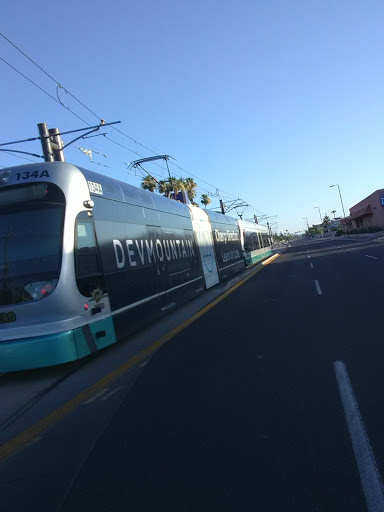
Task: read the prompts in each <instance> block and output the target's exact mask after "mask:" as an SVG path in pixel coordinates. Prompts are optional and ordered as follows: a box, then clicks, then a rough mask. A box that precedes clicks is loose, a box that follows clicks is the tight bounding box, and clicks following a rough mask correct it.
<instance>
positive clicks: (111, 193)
mask: <svg viewBox="0 0 384 512" xmlns="http://www.w3.org/2000/svg"><path fill="white" fill-rule="evenodd" d="M78 169H79V170H80V171H81V172H82V174H83V175H84V177H85V179H86V180H87V181H91V182H92V183H98V184H100V185H101V186H102V188H103V197H105V198H107V199H114V200H115V201H122V202H125V203H129V204H133V205H136V206H141V207H146V208H152V209H154V210H159V211H163V212H167V213H173V214H175V215H181V216H183V217H190V213H189V210H188V207H187V206H186V205H185V204H183V203H179V202H178V201H175V200H174V199H168V198H167V197H164V196H162V195H159V194H154V193H153V192H150V191H149V190H143V189H142V188H139V187H134V186H133V185H129V184H128V183H124V182H123V181H119V180H116V179H114V178H110V177H108V176H104V175H103V174H100V173H97V172H94V171H90V170H89V169H84V168H83V167H78ZM91 195H93V196H98V195H99V194H97V193H92V192H91Z"/></svg>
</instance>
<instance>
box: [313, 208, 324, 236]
mask: <svg viewBox="0 0 384 512" xmlns="http://www.w3.org/2000/svg"><path fill="white" fill-rule="evenodd" d="M316 208H317V209H318V210H319V215H320V226H321V228H320V229H321V232H322V235H323V236H324V231H323V218H322V216H321V211H320V206H315V209H316Z"/></svg>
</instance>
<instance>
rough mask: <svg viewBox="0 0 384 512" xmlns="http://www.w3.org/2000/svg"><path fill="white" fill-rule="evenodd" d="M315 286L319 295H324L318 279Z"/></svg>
mask: <svg viewBox="0 0 384 512" xmlns="http://www.w3.org/2000/svg"><path fill="white" fill-rule="evenodd" d="M315 286H316V290H317V293H318V294H319V295H322V293H321V288H320V285H319V281H318V280H317V279H315Z"/></svg>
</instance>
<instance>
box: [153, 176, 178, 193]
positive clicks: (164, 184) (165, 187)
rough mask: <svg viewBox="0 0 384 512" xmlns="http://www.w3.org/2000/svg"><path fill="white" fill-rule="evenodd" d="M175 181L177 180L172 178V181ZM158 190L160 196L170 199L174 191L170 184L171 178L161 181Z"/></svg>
mask: <svg viewBox="0 0 384 512" xmlns="http://www.w3.org/2000/svg"><path fill="white" fill-rule="evenodd" d="M173 179H176V178H172V180H173ZM157 188H158V191H159V192H160V194H163V195H165V196H167V197H169V196H170V195H171V193H172V190H173V187H172V185H171V183H170V180H169V178H167V179H166V180H160V181H159V183H158V186H157Z"/></svg>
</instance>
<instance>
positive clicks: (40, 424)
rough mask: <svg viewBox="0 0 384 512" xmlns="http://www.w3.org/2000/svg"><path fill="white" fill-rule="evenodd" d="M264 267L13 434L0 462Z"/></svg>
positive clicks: (138, 361) (157, 347) (4, 446)
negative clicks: (42, 416) (69, 398)
mask: <svg viewBox="0 0 384 512" xmlns="http://www.w3.org/2000/svg"><path fill="white" fill-rule="evenodd" d="M277 256H279V254H275V255H274V256H273V257H272V258H269V260H266V261H265V264H268V263H271V261H273V259H275V258H277ZM262 268H263V267H262V266H260V267H257V268H256V269H255V270H254V271H253V272H252V273H250V274H249V275H248V276H246V277H245V278H244V279H242V280H241V281H239V282H238V283H236V284H235V285H234V286H232V288H230V289H229V290H227V291H226V292H224V293H222V294H221V295H220V296H219V297H217V298H216V299H214V300H213V301H212V302H210V303H209V304H208V305H207V306H205V307H204V308H202V309H201V310H200V311H198V312H197V313H195V314H194V315H193V316H192V317H191V318H189V319H188V320H186V321H185V322H183V323H181V324H180V325H178V326H177V327H175V328H174V329H172V330H171V331H169V332H168V333H167V334H164V336H162V337H161V338H159V339H158V340H157V341H155V342H154V343H152V345H150V346H149V347H147V348H145V349H143V350H141V351H140V352H139V353H138V354H136V355H135V356H133V357H132V358H131V359H129V360H128V361H126V362H125V363H123V364H122V365H121V366H119V367H118V368H116V369H115V370H113V371H111V372H110V373H108V374H107V375H105V376H104V377H102V378H101V379H100V380H98V381H97V382H95V383H94V384H92V385H91V386H89V387H88V388H86V389H84V391H81V392H80V393H79V394H78V395H76V396H75V397H73V398H72V399H71V400H68V402H65V403H64V404H63V405H61V406H60V407H58V408H57V409H56V410H54V411H53V412H51V413H50V414H48V415H47V416H45V417H44V418H42V419H41V420H39V421H37V422H36V423H35V424H34V425H32V426H31V427H29V428H27V429H26V430H24V431H23V432H21V433H20V434H18V435H16V436H15V437H13V438H12V439H10V440H9V441H7V442H5V443H4V444H3V445H2V446H1V447H0V462H1V461H4V460H5V459H6V458H8V457H10V456H11V455H14V454H15V453H17V452H19V451H20V450H22V449H23V448H25V447H27V446H28V445H29V444H31V443H32V442H33V441H34V439H36V438H38V437H40V436H41V435H42V434H43V433H44V432H46V431H47V430H48V429H49V428H51V427H52V426H53V425H55V424H56V423H57V422H58V421H60V420H61V419H63V418H65V417H66V416H68V414H70V413H71V412H73V411H74V410H75V409H76V408H77V407H78V406H79V405H81V404H82V403H83V402H85V401H86V400H88V399H89V398H91V397H92V396H93V395H95V394H96V393H98V392H99V391H100V390H101V389H103V388H104V387H106V386H110V385H111V384H112V383H113V382H114V381H115V380H116V379H118V378H119V377H121V376H122V375H123V374H124V373H126V372H127V371H128V370H129V369H130V368H132V367H133V366H135V365H136V364H138V363H140V362H141V361H143V360H144V359H145V358H146V357H148V356H149V355H150V354H152V353H153V352H154V351H155V350H158V349H159V348H160V347H161V346H162V345H164V344H165V343H167V341H169V340H170V339H171V338H173V337H174V336H176V334H178V333H179V332H181V331H183V330H184V329H185V328H186V327H188V326H189V325H191V324H192V323H193V322H195V321H196V320H197V319H198V318H200V317H202V316H203V315H205V313H207V312H208V311H209V310H210V309H212V308H214V307H215V306H216V305H217V304H219V302H221V301H222V300H224V299H225V298H226V297H228V295H230V294H231V293H233V292H234V291H235V290H237V288H239V287H240V286H241V285H242V284H244V283H245V282H246V281H248V279H250V278H251V277H252V276H254V275H255V274H256V273H257V272H259V271H260V270H261V269H262Z"/></svg>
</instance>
